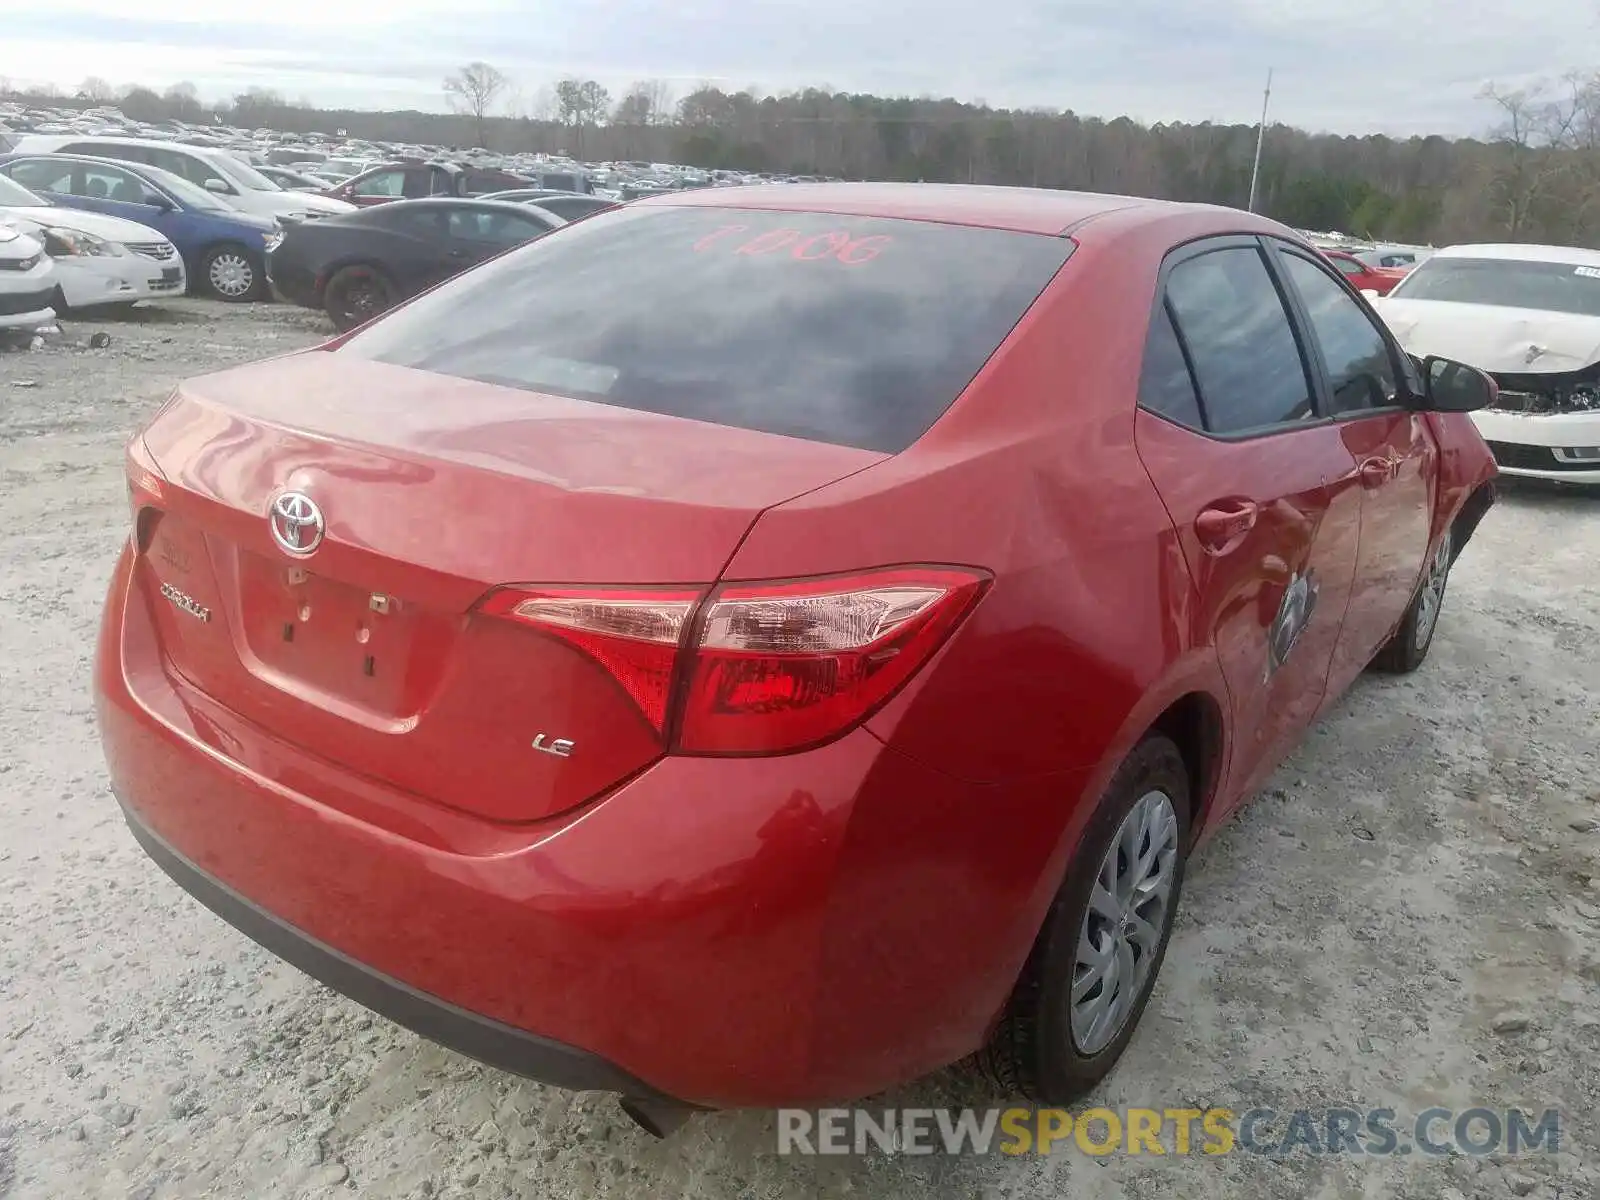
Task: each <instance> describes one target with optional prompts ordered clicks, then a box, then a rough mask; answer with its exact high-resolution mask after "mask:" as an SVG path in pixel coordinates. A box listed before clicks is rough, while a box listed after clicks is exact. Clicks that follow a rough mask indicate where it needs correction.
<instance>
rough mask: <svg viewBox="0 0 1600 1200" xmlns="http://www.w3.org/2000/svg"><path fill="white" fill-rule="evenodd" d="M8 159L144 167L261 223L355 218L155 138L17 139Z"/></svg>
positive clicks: (212, 155)
mask: <svg viewBox="0 0 1600 1200" xmlns="http://www.w3.org/2000/svg"><path fill="white" fill-rule="evenodd" d="M10 152H11V153H13V154H90V155H93V156H95V157H96V158H111V159H116V160H117V161H119V162H131V163H144V164H145V165H146V166H151V167H161V168H162V169H163V170H167V171H171V172H172V173H173V174H174V175H180V176H182V177H183V178H184V179H187V180H189V182H191V183H193V184H196V185H198V186H199V187H203V188H205V189H206V191H208V192H214V193H215V194H217V195H219V196H223V197H225V198H226V199H227V201H228V203H229V204H231V205H233V207H235V208H237V209H240V210H242V211H244V212H247V213H254V214H255V215H257V216H260V217H267V218H269V219H276V218H278V217H295V218H304V217H331V216H335V215H337V214H339V213H347V212H355V210H356V209H355V205H353V204H346V203H345V202H344V201H343V200H335V199H334V198H333V197H331V196H318V195H315V194H313V193H309V192H287V191H284V190H283V189H282V188H280V187H279V186H278V185H277V184H275V183H273V182H272V180H270V179H268V178H267V177H266V176H265V175H263V174H262V173H261V172H260V171H258V170H256V169H255V168H254V167H252V166H251V165H250V164H249V163H247V162H245V161H244V160H243V159H240V158H235V157H234V156H233V155H231V154H229V153H228V152H227V151H225V150H215V149H212V148H211V147H209V146H185V145H183V144H182V143H179V142H162V141H157V140H155V139H154V138H125V137H106V136H103V135H102V136H98V137H96V136H90V137H85V136H83V135H81V134H76V135H74V134H59V133H52V134H29V135H28V136H26V137H21V138H18V139H17V142H16V145H14V146H13V147H11V151H10Z"/></svg>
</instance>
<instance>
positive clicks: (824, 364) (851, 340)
mask: <svg viewBox="0 0 1600 1200" xmlns="http://www.w3.org/2000/svg"><path fill="white" fill-rule="evenodd" d="M1071 248H1072V243H1071V242H1070V241H1069V240H1067V239H1066V238H1060V237H1045V236H1041V235H1038V234H1026V233H1011V232H1006V231H1002V230H994V229H976V228H968V227H964V226H958V225H941V224H934V223H931V222H925V221H906V220H886V219H882V218H864V217H842V216H835V215H829V214H822V213H772V212H755V211H744V210H739V209H728V208H687V207H686V208H635V209H627V208H624V209H617V210H615V211H612V212H608V213H601V214H599V215H597V216H594V217H591V218H589V219H588V220H585V221H581V222H578V223H576V224H574V225H571V226H568V227H567V228H565V229H563V230H561V231H560V232H559V233H557V234H554V235H551V236H550V237H547V238H542V239H540V240H539V241H537V242H534V243H532V244H531V245H529V246H527V247H525V248H523V249H520V250H517V251H515V252H513V253H511V254H508V255H506V256H504V257H502V258H500V259H498V260H496V261H495V262H493V263H491V264H489V265H487V266H485V267H482V268H480V269H478V270H475V271H472V272H469V273H468V274H466V275H463V276H461V277H460V278H459V279H457V280H455V281H454V282H452V283H449V284H446V285H445V286H444V287H442V288H440V289H438V290H437V291H434V292H432V293H430V294H429V295H426V296H424V297H422V298H421V299H419V300H417V301H416V302H414V303H412V304H409V305H407V306H406V307H404V308H403V309H400V310H399V311H397V312H395V313H392V314H391V315H389V316H388V317H385V318H384V319H382V320H380V321H378V322H376V323H375V324H374V325H373V326H372V327H371V328H369V329H367V330H365V331H363V332H361V333H358V334H357V335H356V336H355V337H353V338H352V339H351V340H350V341H349V342H347V343H345V345H344V346H343V347H342V348H341V349H340V350H339V353H342V354H356V355H360V356H362V357H365V358H370V359H375V360H377V361H379V362H385V363H392V364H395V365H398V366H404V367H413V368H416V369H418V370H423V371H433V372H437V373H439V374H442V375H453V376H459V377H461V378H465V379H476V380H481V381H483V382H485V383H495V384H502V385H508V386H511V387H520V388H528V389H531V390H534V391H540V392H551V393H555V394H558V395H564V396H571V397H574V398H577V399H583V400H595V401H600V402H602V403H605V404H613V405H618V406H621V407H624V408H631V409H638V410H642V411H646V412H656V413H665V414H667V415H670V416H677V417H688V418H692V419H694V420H699V421H710V422H714V423H716V424H719V425H732V426H739V427H742V428H745V429H754V430H760V431H762V432H765V433H778V434H787V435H789V436H792V437H800V438H808V439H811V440H813V441H821V442H833V443H837V444H840V445H847V446H856V447H860V448H862V449H867V450H879V451H884V452H887V453H896V452H898V451H900V450H903V449H904V448H905V447H906V446H908V445H910V444H911V443H912V442H913V441H915V440H916V439H917V438H918V437H920V436H921V435H922V434H923V433H924V432H926V431H927V429H928V428H929V426H931V425H932V424H933V423H934V421H936V420H937V419H938V418H939V416H940V414H941V413H943V412H944V410H945V409H946V408H948V407H949V406H950V404H951V403H952V402H953V401H954V400H955V398H956V397H957V396H958V395H960V394H961V391H962V390H963V389H964V388H965V387H966V386H967V384H968V383H969V382H971V380H972V377H973V376H974V375H976V374H977V373H978V370H979V368H981V367H982V366H983V364H984V363H985V362H986V361H987V360H988V358H989V356H990V355H992V354H993V353H994V351H995V349H996V348H997V347H998V346H999V345H1000V343H1001V342H1002V341H1003V340H1004V339H1005V337H1006V334H1007V333H1009V332H1010V330H1011V328H1012V326H1013V325H1015V324H1016V323H1017V321H1018V320H1019V319H1020V318H1021V316H1022V314H1023V313H1024V312H1026V311H1027V309H1028V307H1029V306H1030V305H1031V304H1032V303H1033V301H1034V300H1035V299H1037V298H1038V296H1039V293H1040V292H1041V291H1043V290H1044V287H1045V285H1046V284H1047V283H1048V282H1049V281H1050V279H1051V277H1052V276H1053V275H1054V274H1055V273H1056V271H1057V270H1059V269H1060V267H1061V265H1062V264H1063V263H1064V262H1065V261H1066V259H1067V255H1068V253H1069V252H1070V250H1071Z"/></svg>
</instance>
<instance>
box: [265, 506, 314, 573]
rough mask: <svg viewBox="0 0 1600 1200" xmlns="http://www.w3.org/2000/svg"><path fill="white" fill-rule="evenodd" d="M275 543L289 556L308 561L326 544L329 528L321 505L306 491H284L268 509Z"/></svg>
mask: <svg viewBox="0 0 1600 1200" xmlns="http://www.w3.org/2000/svg"><path fill="white" fill-rule="evenodd" d="M267 524H268V525H269V526H270V527H271V529H272V540H273V541H275V542H277V543H278V548H279V549H280V550H282V551H283V552H284V553H285V554H292V555H294V556H295V557H296V558H304V557H305V556H306V555H308V554H310V553H312V552H313V551H314V550H316V548H317V547H318V546H320V545H322V536H323V534H325V533H326V532H327V528H328V527H327V525H326V524H325V523H324V521H323V519H322V510H321V509H320V508H318V507H317V502H316V501H315V500H313V499H312V498H311V497H310V496H308V495H306V494H305V493H304V492H282V493H280V494H279V495H278V496H277V498H275V499H274V500H273V501H272V507H271V508H269V509H268V510H267Z"/></svg>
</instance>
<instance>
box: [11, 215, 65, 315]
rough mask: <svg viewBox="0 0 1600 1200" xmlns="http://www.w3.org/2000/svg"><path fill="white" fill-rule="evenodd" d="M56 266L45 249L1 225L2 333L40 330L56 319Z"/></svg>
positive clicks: (25, 236)
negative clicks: (51, 302) (4, 330)
mask: <svg viewBox="0 0 1600 1200" xmlns="http://www.w3.org/2000/svg"><path fill="white" fill-rule="evenodd" d="M55 290H56V280H55V265H54V264H53V263H52V262H51V261H50V256H49V255H48V254H46V253H45V252H44V247H43V246H41V245H40V244H39V243H38V242H36V241H34V240H33V239H32V238H31V237H28V236H27V235H26V234H22V233H19V232H18V231H17V230H15V229H12V228H11V227H10V226H9V225H0V329H37V328H39V326H41V325H48V324H50V322H52V321H54V320H55V319H56V311H55V309H54V308H52V307H51V306H50V297H51V296H52V295H54V294H55Z"/></svg>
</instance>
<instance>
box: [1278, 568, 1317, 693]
mask: <svg viewBox="0 0 1600 1200" xmlns="http://www.w3.org/2000/svg"><path fill="white" fill-rule="evenodd" d="M1319 590H1320V589H1319V587H1318V585H1317V581H1316V580H1315V579H1313V578H1312V577H1311V575H1310V574H1304V575H1302V574H1300V573H1298V572H1296V573H1295V575H1294V576H1293V578H1291V579H1290V580H1289V586H1288V587H1286V588H1285V589H1284V591H1283V599H1282V600H1281V601H1280V602H1279V604H1278V615H1277V616H1275V617H1274V618H1273V619H1272V626H1271V628H1270V629H1268V631H1267V675H1268V677H1270V676H1271V675H1272V674H1273V672H1275V671H1276V670H1277V669H1278V668H1279V667H1281V666H1283V664H1284V663H1285V662H1287V661H1288V659H1289V655H1290V654H1291V653H1293V652H1294V648H1295V645H1296V643H1298V642H1299V641H1300V635H1301V634H1303V633H1304V632H1305V631H1306V626H1307V625H1309V624H1311V614H1312V613H1313V612H1315V611H1316V608H1317V592H1318V591H1319Z"/></svg>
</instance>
